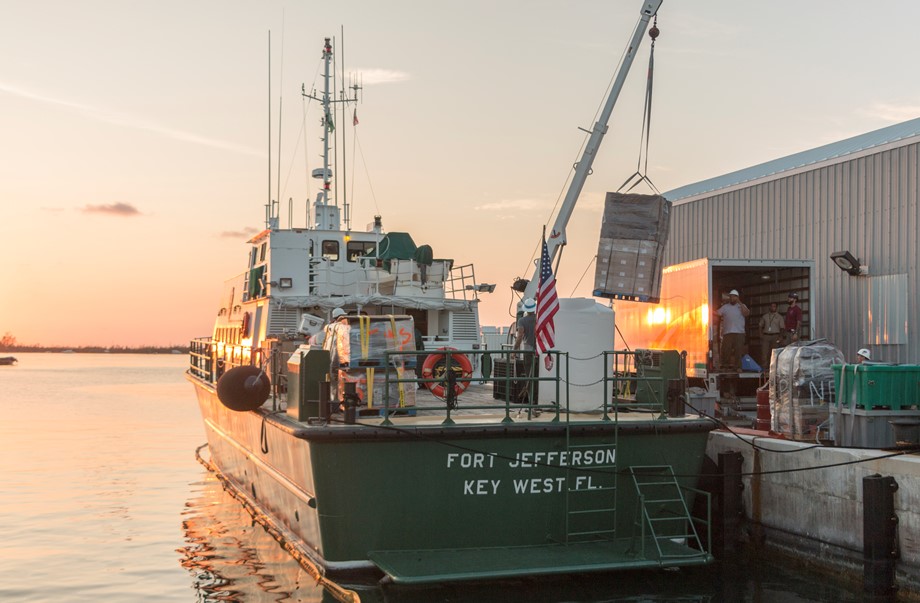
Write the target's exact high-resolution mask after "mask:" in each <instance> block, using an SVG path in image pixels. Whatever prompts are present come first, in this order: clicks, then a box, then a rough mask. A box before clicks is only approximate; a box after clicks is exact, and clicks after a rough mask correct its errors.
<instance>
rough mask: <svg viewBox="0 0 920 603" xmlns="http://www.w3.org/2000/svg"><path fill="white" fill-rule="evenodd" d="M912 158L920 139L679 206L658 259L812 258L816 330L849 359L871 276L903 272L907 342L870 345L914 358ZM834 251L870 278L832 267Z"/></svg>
mask: <svg viewBox="0 0 920 603" xmlns="http://www.w3.org/2000/svg"><path fill="white" fill-rule="evenodd" d="M918 161H920V143H916V142H913V143H909V144H907V143H905V145H904V146H902V147H897V148H893V149H889V150H885V151H881V152H878V153H875V154H870V155H867V156H861V157H856V158H853V159H850V160H846V159H845V158H843V159H842V160H841V161H840V162H839V163H835V164H831V165H824V166H822V167H818V168H816V169H813V170H809V171H805V172H799V173H796V174H793V175H788V176H785V177H783V176H781V175H777V177H776V178H775V179H772V180H766V181H764V180H761V181H759V182H758V183H757V184H754V185H752V186H748V187H744V188H739V189H735V190H731V191H728V192H724V193H719V192H718V191H716V192H714V193H713V194H712V195H711V196H708V197H704V198H700V199H698V200H694V201H690V202H687V203H683V204H677V205H675V206H674V207H673V210H672V215H671V235H670V239H669V241H668V246H667V248H666V249H665V261H664V265H666V266H667V265H671V264H677V263H681V262H686V261H690V260H693V259H696V258H700V257H710V258H726V259H729V258H730V259H749V260H756V259H802V260H813V261H814V262H815V274H814V275H813V278H814V282H815V291H814V295H813V298H812V301H813V304H814V305H813V307H814V316H813V317H812V320H813V325H814V329H815V331H814V334H815V336H816V337H826V338H827V339H828V340H830V341H831V342H833V343H834V344H836V345H837V346H839V347H840V348H841V349H843V351H844V353H845V354H846V355H847V357H848V358H852V357H853V356H854V354H855V352H856V350H857V349H858V348H860V347H863V346H866V345H869V344H870V340H871V339H874V337H872V336H870V322H869V316H868V313H869V301H870V298H869V291H870V283H871V282H872V280H871V279H872V278H874V277H876V276H888V275H899V274H901V275H906V279H907V300H905V302H906V304H907V310H906V315H907V320H908V325H907V343H906V344H905V345H869V347H870V348H871V349H872V350H873V353H874V356H875V358H874V359H878V360H884V361H889V362H910V363H920V314H918V312H920V302H918V299H920V278H918V276H920V275H918V265H917V264H918V258H920V247H918V245H920V243H918V239H920V210H918V173H920V163H918ZM685 188H686V187H685ZM668 194H669V193H665V196H668ZM842 250H849V251H850V253H852V254H853V255H855V256H856V257H857V258H859V260H860V262H861V263H862V264H866V265H868V266H869V277H868V278H867V277H854V276H850V275H848V274H846V273H845V272H843V271H842V270H840V269H838V268H837V267H836V266H835V265H834V263H833V262H832V261H831V259H830V254H831V253H832V252H834V251H842ZM876 284H877V285H878V284H880V281H879V282H877V283H876ZM875 328H876V329H877V328H878V326H877V325H876V326H875Z"/></svg>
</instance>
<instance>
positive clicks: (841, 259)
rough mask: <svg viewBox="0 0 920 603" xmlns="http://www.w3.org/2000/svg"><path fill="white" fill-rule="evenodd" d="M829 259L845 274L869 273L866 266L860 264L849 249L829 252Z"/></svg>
mask: <svg viewBox="0 0 920 603" xmlns="http://www.w3.org/2000/svg"><path fill="white" fill-rule="evenodd" d="M831 259H832V260H834V263H835V264H837V267H838V268H840V269H841V270H843V271H844V272H846V273H847V274H851V275H853V276H859V275H861V274H868V273H869V271H868V268H867V267H866V266H860V265H859V260H858V259H856V258H855V257H853V254H852V253H850V252H849V251H835V252H834V253H832V254H831Z"/></svg>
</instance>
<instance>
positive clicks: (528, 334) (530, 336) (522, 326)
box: [514, 297, 537, 403]
mask: <svg viewBox="0 0 920 603" xmlns="http://www.w3.org/2000/svg"><path fill="white" fill-rule="evenodd" d="M521 310H523V311H524V315H523V316H521V317H520V318H518V319H517V330H516V331H515V336H514V349H515V350H521V352H523V354H522V356H523V357H524V376H525V377H527V378H528V379H529V378H530V377H532V376H533V375H534V374H535V373H536V370H535V366H534V365H535V364H536V356H534V353H533V352H534V350H535V349H536V347H537V345H536V344H537V337H536V331H535V330H536V326H537V317H536V316H535V315H534V312H536V311H537V302H536V301H534V300H533V298H531V297H528V298H527V299H525V300H524V303H523V304H521ZM533 389H534V384H533V383H532V382H528V383H527V387H526V388H522V389H521V391H520V392H519V393H518V397H520V398H521V399H520V400H518V402H519V403H527V402H529V401H531V400H534V398H535V396H532V395H530V392H531V391H532V390H533ZM525 396H526V400H525V399H524V397H525Z"/></svg>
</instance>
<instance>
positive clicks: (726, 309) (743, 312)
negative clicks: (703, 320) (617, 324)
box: [716, 289, 751, 372]
mask: <svg viewBox="0 0 920 603" xmlns="http://www.w3.org/2000/svg"><path fill="white" fill-rule="evenodd" d="M750 314H751V311H750V309H748V307H747V306H746V305H744V303H742V302H741V297H740V295H739V294H738V290H737V289H732V290H731V291H729V292H728V303H726V304H722V307H721V308H719V309H718V310H716V320H717V321H718V322H719V324H720V325H721V327H722V345H721V347H720V348H719V365H720V368H722V370H726V371H734V372H738V371H740V370H741V354H742V352H743V349H744V335H745V333H746V328H745V319H746V318H747V317H748V316H749V315H750Z"/></svg>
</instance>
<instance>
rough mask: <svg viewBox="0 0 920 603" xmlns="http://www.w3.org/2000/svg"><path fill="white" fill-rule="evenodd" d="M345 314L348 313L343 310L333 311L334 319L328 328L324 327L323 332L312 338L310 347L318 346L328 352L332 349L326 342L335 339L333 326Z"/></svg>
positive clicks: (330, 321) (327, 325) (328, 324)
mask: <svg viewBox="0 0 920 603" xmlns="http://www.w3.org/2000/svg"><path fill="white" fill-rule="evenodd" d="M345 314H347V312H345V310H343V309H342V308H335V309H333V310H332V318H331V319H330V320H329V322H328V323H327V324H326V326H325V327H323V330H322V331H320V332H319V333H317V334H316V335H315V336H313V337H311V338H310V345H313V346H317V347H323V348H325V349H327V350H328V349H330V346H327V345H326V342H327V341H330V342H331V341H332V340H333V338H334V335H333V334H332V333H331V331H332V328H333V327H332V325H334V324H335V323H336V322H337V321H338V320H339V319H340V318H342V317H343V316H345Z"/></svg>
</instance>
